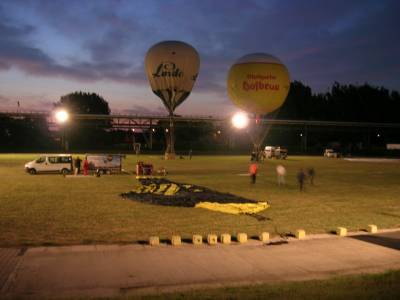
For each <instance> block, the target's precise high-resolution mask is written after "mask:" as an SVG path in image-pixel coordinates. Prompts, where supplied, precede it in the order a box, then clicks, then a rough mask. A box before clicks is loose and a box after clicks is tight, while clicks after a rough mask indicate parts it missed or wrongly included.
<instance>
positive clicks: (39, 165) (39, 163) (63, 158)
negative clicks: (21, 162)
mask: <svg viewBox="0 0 400 300" xmlns="http://www.w3.org/2000/svg"><path fill="white" fill-rule="evenodd" d="M25 171H26V172H28V173H29V174H32V175H33V174H36V173H61V174H69V173H72V156H71V155H70V154H44V155H41V156H40V157H39V158H38V159H36V160H32V161H30V162H28V163H26V164H25Z"/></svg>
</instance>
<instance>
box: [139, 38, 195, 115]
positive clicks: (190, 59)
mask: <svg viewBox="0 0 400 300" xmlns="http://www.w3.org/2000/svg"><path fill="white" fill-rule="evenodd" d="M199 67H200V58H199V54H198V53H197V51H196V50H195V49H194V48H193V47H192V46H190V45H189V44H186V43H183V42H179V41H164V42H160V43H158V44H155V45H154V46H152V47H151V48H150V49H149V50H148V52H147V55H146V58H145V68H146V73H147V78H148V80H149V82H150V86H151V89H152V90H153V92H154V94H156V95H157V96H158V97H160V98H161V100H162V101H163V103H164V105H165V106H166V108H167V109H168V111H169V112H170V113H171V114H172V113H173V111H174V110H175V108H176V107H177V106H178V105H179V104H181V103H182V102H183V101H185V99H186V98H187V97H188V96H189V94H190V92H191V91H192V88H193V85H194V83H195V81H196V78H197V74H198V72H199Z"/></svg>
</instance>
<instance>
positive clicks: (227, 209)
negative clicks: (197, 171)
mask: <svg viewBox="0 0 400 300" xmlns="http://www.w3.org/2000/svg"><path fill="white" fill-rule="evenodd" d="M195 207H196V208H205V209H208V210H213V211H218V212H222V213H226V214H233V215H239V214H256V213H259V212H261V211H263V210H266V209H267V208H268V207H269V205H268V203H267V202H258V203H218V202H200V203H198V204H196V206H195Z"/></svg>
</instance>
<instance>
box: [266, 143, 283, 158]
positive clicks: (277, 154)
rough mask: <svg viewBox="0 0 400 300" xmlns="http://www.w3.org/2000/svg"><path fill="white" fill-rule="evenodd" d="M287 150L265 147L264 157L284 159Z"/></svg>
mask: <svg viewBox="0 0 400 300" xmlns="http://www.w3.org/2000/svg"><path fill="white" fill-rule="evenodd" d="M287 153H288V151H287V149H285V148H281V147H274V146H265V149H264V155H265V157H266V158H276V159H286V157H287Z"/></svg>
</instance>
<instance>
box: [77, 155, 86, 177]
mask: <svg viewBox="0 0 400 300" xmlns="http://www.w3.org/2000/svg"><path fill="white" fill-rule="evenodd" d="M81 165H82V159H81V158H80V157H79V156H78V157H77V158H76V159H75V161H74V169H75V175H78V174H80V173H81ZM88 172H89V162H88V160H87V158H85V159H84V160H83V175H85V176H86V175H88Z"/></svg>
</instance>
